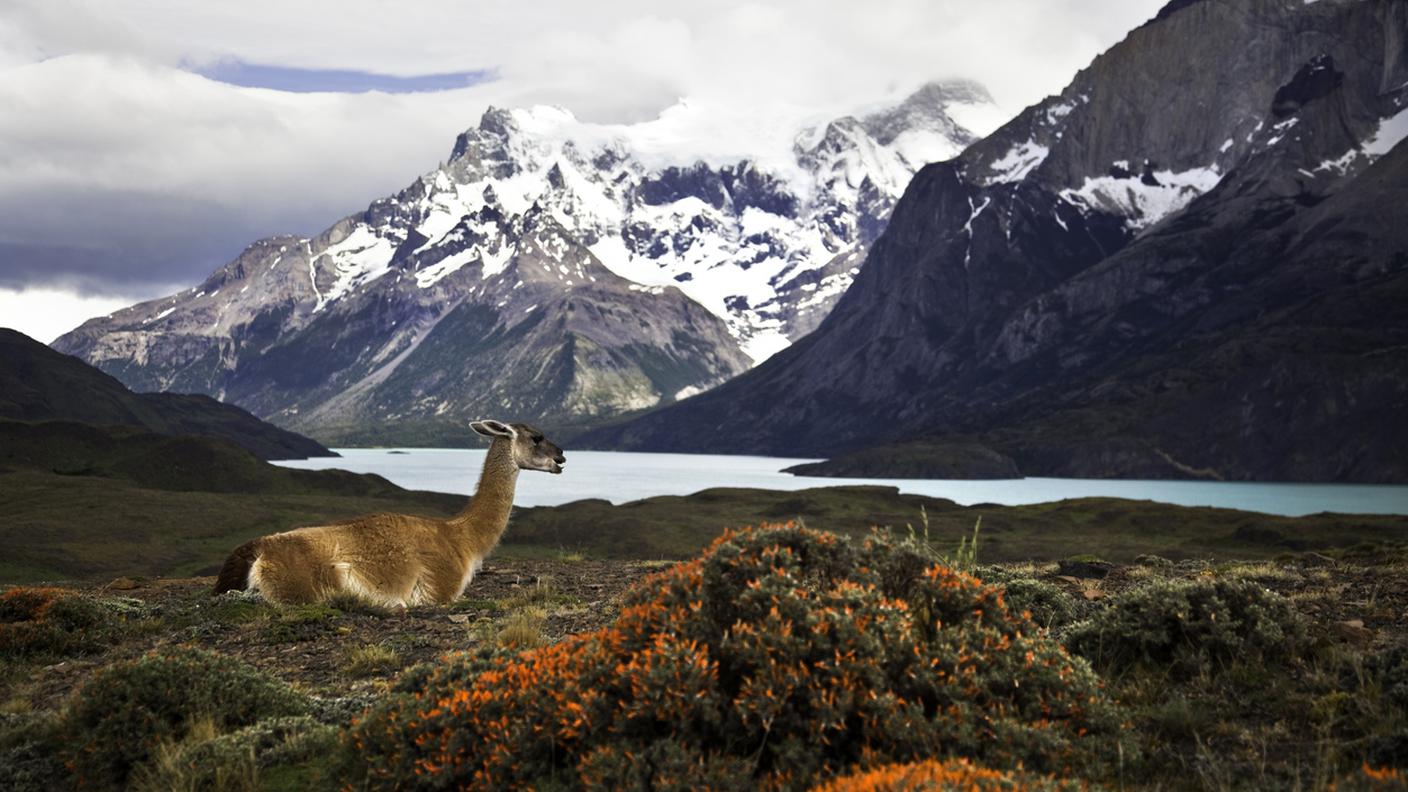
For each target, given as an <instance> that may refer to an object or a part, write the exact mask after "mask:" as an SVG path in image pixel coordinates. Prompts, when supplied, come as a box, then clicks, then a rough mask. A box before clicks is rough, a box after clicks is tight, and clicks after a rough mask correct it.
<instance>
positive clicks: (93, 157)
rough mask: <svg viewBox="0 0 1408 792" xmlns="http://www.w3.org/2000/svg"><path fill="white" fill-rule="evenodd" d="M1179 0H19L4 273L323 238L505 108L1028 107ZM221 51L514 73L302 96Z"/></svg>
mask: <svg viewBox="0 0 1408 792" xmlns="http://www.w3.org/2000/svg"><path fill="white" fill-rule="evenodd" d="M1160 4H1161V3H1160V2H1159V0H988V1H987V2H984V3H982V4H975V3H962V2H957V1H956V0H883V1H882V2H874V3H866V4H862V3H854V2H838V1H836V0H824V1H822V2H774V3H764V2H726V1H725V2H708V3H703V2H701V3H690V4H670V5H662V4H659V3H656V2H645V0H615V1H614V2H600V3H575V2H567V1H566V0H543V2H537V3H514V4H503V3H492V4H481V3H475V4H469V3H461V2H450V1H449V0H446V1H445V2H426V3H415V4H403V5H401V6H398V7H396V8H395V9H394V10H392V8H391V7H389V6H386V5H385V4H381V3H372V2H367V1H364V2H346V0H336V1H334V0H315V1H313V2H300V3H293V4H290V3H287V2H284V0H277V2H276V1H275V0H247V1H246V2H242V3H238V4H229V3H189V2H185V0H121V1H117V0H18V2H9V3H6V4H5V6H4V8H3V9H0V288H11V289H15V288H23V287H29V286H36V285H50V286H53V285H62V286H63V287H64V288H71V289H75V290H77V289H80V288H81V289H82V290H85V291H89V292H94V291H97V292H104V291H107V292H111V293H123V294H129V293H148V294H152V295H155V294H156V293H158V291H159V290H164V289H166V288H169V287H170V285H172V284H173V283H193V282H195V281H196V280H198V279H200V278H201V277H203V276H204V275H205V274H207V273H208V272H209V270H210V269H212V268H213V267H214V266H216V265H218V264H219V263H221V262H223V261H225V260H228V259H229V258H230V257H231V256H233V255H234V254H236V253H238V251H239V250H240V249H241V248H242V247H243V246H244V245H245V244H246V243H248V242H250V241H253V240H254V239H255V238H257V237H260V236H266V235H269V234H273V233H283V232H293V233H311V232H314V231H317V230H320V229H321V228H323V227H325V226H326V225H328V224H329V223H331V222H332V221H333V220H335V219H337V218H338V217H341V216H343V215H346V214H348V213H350V212H353V211H356V210H358V209H359V208H361V207H363V206H365V205H366V204H367V203H368V202H369V201H370V200H372V199H373V198H375V197H378V196H380V195H384V194H387V193H389V192H392V191H394V190H396V189H398V188H400V187H402V186H404V185H405V184H407V183H409V181H410V180H411V179H413V178H414V176H415V175H417V174H419V173H421V172H424V171H426V170H428V169H430V168H433V167H434V166H435V164H436V162H437V161H439V160H441V159H443V158H444V157H445V156H446V155H447V154H448V151H449V148H450V145H451V143H452V142H453V138H454V135H455V134H456V133H457V132H458V131H460V130H461V129H463V128H465V127H467V126H470V125H472V124H474V123H475V122H476V121H477V119H478V116H479V115H480V113H481V112H482V111H483V109H484V107H485V106H486V105H488V104H496V105H507V106H514V105H523V104H532V103H551V104H559V105H562V106H564V107H567V108H569V109H571V110H572V111H573V112H575V113H576V114H577V115H578V116H579V117H582V118H585V119H589V120H595V121H602V122H632V121H639V120H644V119H649V118H653V117H654V116H656V115H657V114H658V113H659V112H660V111H661V110H663V109H665V108H666V107H668V106H670V105H672V104H673V103H675V102H676V101H677V100H678V99H679V98H680V97H690V98H692V99H695V100H698V101H699V102H701V103H706V104H709V105H710V106H724V105H727V106H730V107H731V108H733V111H734V112H737V113H741V114H744V115H746V114H748V113H749V112H750V109H752V108H757V109H759V110H760V112H761V109H763V108H768V107H771V106H773V105H776V104H779V103H785V104H790V105H796V106H799V107H804V108H812V109H814V110H815V112H817V113H821V114H825V113H840V112H844V111H847V110H849V109H851V108H853V107H855V106H858V105H860V104H864V103H871V102H875V101H877V100H883V99H889V98H895V97H898V96H899V95H901V94H903V93H905V92H906V91H908V90H910V89H911V88H913V87H914V86H915V85H917V84H919V83H921V82H924V81H926V80H929V79H934V78H941V77H949V76H966V77H973V78H975V79H978V80H980V81H982V82H984V83H985V84H987V85H988V86H989V88H990V89H991V90H992V91H993V93H994V95H995V96H996V98H997V99H998V101H999V103H1001V104H1002V105H1003V106H1004V107H1005V108H1007V109H1008V110H1010V111H1014V112H1015V111H1016V110H1018V109H1020V108H1021V107H1022V106H1025V105H1027V104H1030V103H1032V102H1035V101H1038V100H1040V99H1041V98H1042V97H1043V96H1045V95H1046V94H1048V93H1051V92H1054V91H1057V90H1059V89H1060V88H1061V87H1062V86H1063V85H1064V84H1065V83H1066V82H1067V81H1069V79H1070V78H1071V76H1072V75H1073V74H1074V73H1075V71H1076V70H1077V69H1079V68H1080V67H1082V66H1084V65H1085V64H1086V63H1088V62H1089V60H1090V59H1091V58H1092V57H1093V56H1094V55H1095V54H1096V53H1097V52H1099V51H1100V50H1102V49H1104V48H1106V47H1108V46H1109V45H1110V44H1112V43H1114V42H1115V41H1117V40H1118V39H1119V38H1121V37H1122V36H1123V34H1124V32H1125V31H1127V30H1129V29H1130V28H1132V27H1134V26H1135V25H1137V24H1139V23H1140V22H1142V21H1143V20H1145V19H1147V18H1149V17H1150V16H1152V15H1153V14H1154V12H1155V11H1156V10H1157V8H1158V6H1159V5H1160ZM222 59H239V60H242V61H246V62H252V63H260V64H275V65H278V66H285V67H292V68H303V69H356V70H360V71H366V72H375V73H378V74H387V75H399V76H405V77H413V76H416V75H426V74H444V73H456V72H469V71H476V70H484V69H491V70H493V71H494V73H495V74H497V75H498V79H496V80H495V81H493V82H491V83H487V84H483V85H478V86H474V87H471V88H467V89H463V90H450V91H439V92H435V93H424V94H416V93H412V94H396V95H390V94H384V93H376V92H371V93H361V94H293V93H285V92H278V91H268V90H259V89H250V88H239V87H235V86H231V85H227V84H224V83H220V82H216V81H213V80H209V79H205V78H204V77H201V76H200V75H198V74H194V73H192V72H191V69H199V68H201V67H202V66H203V65H209V64H213V63H217V62H220V61H221V60H222Z"/></svg>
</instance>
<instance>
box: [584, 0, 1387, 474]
mask: <svg viewBox="0 0 1408 792" xmlns="http://www.w3.org/2000/svg"><path fill="white" fill-rule="evenodd" d="M1405 92H1408V3H1403V2H1397V1H1387V0H1383V1H1380V2H1373V1H1370V2H1356V3H1334V2H1320V3H1315V4H1311V5H1305V4H1302V3H1284V2H1275V1H1273V0H1229V2H1219V3H1195V4H1175V5H1173V6H1170V7H1169V8H1168V9H1166V11H1165V13H1164V14H1162V15H1161V18H1159V19H1157V20H1155V21H1152V22H1151V23H1149V24H1147V25H1145V26H1144V27H1142V28H1140V29H1139V30H1136V31H1134V32H1133V33H1131V34H1130V36H1129V37H1127V38H1126V40H1125V41H1124V42H1122V43H1121V44H1119V45H1117V46H1116V47H1114V48H1113V49H1112V50H1110V51H1109V52H1107V53H1105V54H1104V55H1102V56H1100V57H1099V58H1097V59H1096V61H1095V62H1094V63H1093V64H1092V65H1091V67H1090V68H1088V69H1086V70H1085V71H1083V72H1081V73H1080V74H1079V75H1077V77H1076V79H1075V80H1074V81H1073V82H1072V84H1071V85H1070V86H1069V87H1068V88H1067V89H1066V90H1065V91H1064V92H1063V93H1062V94H1061V95H1060V96H1056V97H1052V98H1050V99H1048V100H1046V101H1045V102H1043V103H1041V104H1039V105H1036V106H1034V107H1032V108H1029V109H1028V110H1027V111H1025V112H1024V113H1022V114H1021V115H1020V116H1018V117H1017V118H1016V119H1014V120H1013V121H1012V122H1011V123H1009V124H1008V125H1007V126H1005V127H1004V128H1003V129H1001V130H999V131H998V132H997V133H995V134H994V135H992V136H990V137H989V138H987V139H985V140H983V141H980V142H978V143H976V144H974V145H973V146H972V147H971V148H970V149H969V150H968V151H967V152H965V153H964V154H963V155H962V156H961V157H959V158H958V159H956V160H954V161H952V162H949V163H943V164H939V165H931V166H929V167H928V168H926V169H924V170H923V171H921V172H920V173H919V174H918V175H917V176H916V177H915V179H914V181H913V182H912V183H911V184H910V187H909V189H908V191H907V192H906V193H905V196H904V197H903V198H902V199H901V201H900V203H899V205H898V206H897V207H896V209H895V212H894V215H893V217H892V219H891V222H890V225H889V227H888V229H887V231H886V232H885V234H884V235H883V236H882V237H881V239H880V240H879V241H878V242H877V243H876V245H875V246H874V248H873V249H872V252H871V255H870V258H869V259H868V261H867V264H866V266H865V268H864V269H863V270H862V272H861V274H860V275H859V276H858V277H857V279H856V282H855V284H854V285H853V286H852V288H851V289H850V291H849V292H848V293H847V294H846V295H845V297H843V298H842V300H841V301H840V302H839V303H838V305H837V307H836V309H835V310H834V311H833V313H832V314H831V316H829V317H828V318H827V320H826V321H825V322H823V323H822V325H821V327H820V328H819V329H818V330H817V331H816V332H815V333H813V334H812V335H811V336H809V337H807V338H806V339H804V340H803V341H802V342H800V343H799V344H797V345H796V346H795V347H794V348H793V349H791V350H789V351H788V352H787V353H785V354H783V355H779V356H778V357H777V358H776V359H775V360H772V361H769V362H768V363H767V364H765V365H763V366H761V367H759V368H758V369H756V370H754V371H752V372H750V373H749V374H747V375H744V376H743V377H740V378H738V379H737V380H734V381H732V382H730V383H728V384H727V385H725V386H724V387H722V388H719V389H716V390H714V391H712V392H709V393H706V394H703V395H701V396H698V397H695V398H693V399H689V400H687V401H685V402H683V403H681V404H679V405H677V406H675V407H673V408H667V409H664V410H660V411H657V412H654V413H651V414H647V415H645V416H643V417H640V418H638V419H636V420H634V421H631V422H629V423H626V424H624V425H621V426H617V427H613V428H611V429H609V430H604V431H600V432H598V433H595V434H593V435H589V436H588V437H587V438H585V440H586V442H589V443H591V444H594V445H597V446H599V447H618V448H632V449H652V450H696V451H735V452H755V453H758V452H760V453H771V454H791V455H808V454H819V455H830V454H837V453H845V452H850V451H856V450H859V449H863V448H871V449H878V450H872V451H871V452H868V453H867V454H865V455H863V456H862V457H860V458H854V457H853V458H851V459H850V460H846V461H844V462H843V461H841V460H838V463H837V465H836V466H835V467H834V468H833V470H835V471H836V472H845V473H849V474H855V473H861V472H864V473H870V474H877V473H883V472H894V471H892V470H888V469H887V467H886V465H885V463H884V457H885V455H886V454H885V451H886V450H888V449H891V448H893V447H895V446H896V444H899V445H901V446H903V447H902V448H901V449H900V451H899V452H897V455H898V456H900V457H902V458H903V459H902V469H903V470H905V471H908V472H910V473H911V474H916V473H918V474H924V473H925V472H926V467H925V465H924V464H923V460H924V459H925V458H928V459H930V460H931V461H932V463H933V464H932V466H931V468H932V470H933V471H951V470H952V468H953V466H954V465H955V464H956V463H957V464H959V465H960V466H961V460H962V458H963V456H964V455H965V454H966V453H967V451H966V449H969V448H972V447H973V446H974V445H977V446H981V447H982V448H983V453H982V454H979V455H977V456H978V458H979V461H981V462H982V464H983V467H984V468H985V469H994V468H995V469H999V470H1001V469H1005V468H1007V466H1006V465H1005V464H1002V463H1001V458H1002V457H1006V458H1008V459H1010V460H1013V461H1015V466H1016V468H1017V469H1019V470H1020V471H1021V472H1023V473H1026V474H1029V475H1031V474H1047V475H1085V476H1152V477H1190V476H1191V477H1220V478H1228V479H1266V480H1280V479H1284V480H1330V481H1403V480H1408V460H1405V458H1404V457H1405V454H1404V453H1403V451H1402V449H1403V448H1405V447H1408V436H1405V434H1404V433H1405V432H1408V429H1405V428H1404V425H1403V422H1402V421H1394V420H1393V419H1392V416H1394V415H1395V414H1399V415H1401V414H1402V410H1403V408H1404V407H1405V406H1408V395H1406V394H1408V354H1404V351H1405V335H1406V334H1408V330H1406V329H1408V316H1405V309H1404V307H1403V306H1404V305H1405V304H1406V303H1405V302H1404V300H1403V296H1404V291H1405V286H1404V280H1403V278H1404V273H1405V271H1408V236H1405V231H1404V229H1403V228H1402V223H1401V220H1399V219H1397V218H1402V217H1405V216H1408V195H1405V185H1406V184H1408V182H1405V180H1404V177H1405V173H1404V164H1403V160H1404V158H1405V156H1408V155H1405V153H1404V151H1402V150H1401V149H1402V148H1403V147H1402V146H1400V147H1399V150H1396V151H1394V152H1393V153H1392V154H1391V155H1389V156H1381V153H1382V152H1381V151H1380V149H1386V146H1384V145H1383V141H1384V139H1385V136H1386V135H1387V133H1383V134H1381V133H1382V132H1383V130H1389V131H1390V132H1391V131H1392V129H1391V127H1393V125H1392V124H1383V122H1384V120H1385V119H1390V118H1393V117H1394V116H1397V115H1398V114H1399V113H1401V112H1403V109H1404V106H1405V95H1404V94H1405ZM1399 121H1400V122H1401V121H1402V119H1401V117H1400V118H1399ZM1387 137H1392V135H1387ZM1376 139H1377V142H1376ZM916 457H917V459H916ZM858 459H859V462H858ZM994 460H997V461H996V462H995V461H994ZM825 469H826V466H822V470H825ZM814 472H820V471H814ZM977 472H978V473H979V474H981V472H980V471H977Z"/></svg>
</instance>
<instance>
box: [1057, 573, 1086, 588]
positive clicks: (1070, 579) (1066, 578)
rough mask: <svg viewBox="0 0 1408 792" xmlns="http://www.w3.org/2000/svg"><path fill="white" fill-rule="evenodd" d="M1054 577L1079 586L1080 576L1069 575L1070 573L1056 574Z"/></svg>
mask: <svg viewBox="0 0 1408 792" xmlns="http://www.w3.org/2000/svg"><path fill="white" fill-rule="evenodd" d="M1056 579H1057V580H1060V581H1064V582H1066V583H1070V584H1071V585H1072V586H1079V585H1080V583H1081V580H1080V578H1076V577H1071V576H1070V575H1057V576H1056Z"/></svg>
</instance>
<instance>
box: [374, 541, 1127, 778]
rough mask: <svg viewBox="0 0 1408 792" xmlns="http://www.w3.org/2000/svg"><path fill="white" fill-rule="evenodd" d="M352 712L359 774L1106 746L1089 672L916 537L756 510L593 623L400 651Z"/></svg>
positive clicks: (829, 762) (728, 774)
mask: <svg viewBox="0 0 1408 792" xmlns="http://www.w3.org/2000/svg"><path fill="white" fill-rule="evenodd" d="M403 689H406V690H410V691H411V693H410V694H409V695H406V696H403V697H402V698H400V699H398V700H395V701H393V702H391V703H389V704H387V705H386V706H383V707H382V708H380V709H379V710H377V711H374V712H373V713H372V714H371V715H370V716H369V717H368V718H367V719H366V720H365V721H364V722H362V723H360V724H358V725H356V726H355V727H354V728H353V730H352V731H351V735H350V737H351V746H352V748H354V749H355V755H356V756H358V757H359V758H360V760H361V761H362V762H363V764H364V767H363V768H362V770H361V772H363V773H364V774H365V778H356V779H352V780H351V783H352V784H353V785H354V786H355V785H360V784H362V783H369V784H371V785H373V786H397V787H415V788H423V789H447V788H457V787H477V788H516V787H517V788H521V787H529V786H533V787H537V788H553V787H561V786H587V787H610V788H636V789H646V788H650V789H683V788H743V787H751V786H759V787H762V788H785V789H805V788H807V787H808V786H810V784H811V783H812V782H813V781H815V780H817V779H819V778H823V777H825V776H826V775H829V774H831V773H835V772H838V771H840V770H842V769H844V768H848V767H853V766H856V765H871V764H875V763H882V762H897V761H912V760H915V759H919V758H928V757H933V756H948V755H958V756H968V757H973V758H975V759H980V760H983V761H984V762H986V763H989V764H992V765H995V766H1015V765H1016V764H1017V763H1021V764H1022V765H1023V766H1025V767H1028V768H1033V769H1037V770H1039V771H1042V772H1061V773H1065V772H1069V771H1073V770H1078V769H1084V768H1089V767H1091V766H1092V765H1097V764H1099V763H1100V762H1101V760H1102V758H1103V754H1104V753H1105V752H1111V751H1114V750H1115V747H1116V745H1115V743H1116V742H1117V734H1116V732H1117V730H1116V726H1115V722H1114V719H1113V718H1112V716H1111V711H1110V709H1109V705H1107V704H1106V703H1105V700H1104V698H1103V696H1102V694H1101V692H1100V690H1099V688H1098V684H1097V681H1096V678H1095V677H1094V675H1093V674H1092V673H1091V672H1090V670H1089V669H1088V667H1087V666H1086V665H1085V664H1084V663H1083V662H1081V661H1079V660H1072V659H1071V658H1070V657H1068V656H1067V655H1066V653H1065V652H1064V651H1063V650H1062V648H1061V647H1060V646H1059V645H1058V644H1056V643H1055V642H1053V641H1051V640H1048V639H1046V638H1044V637H1042V636H1041V635H1039V634H1038V631H1037V630H1036V629H1035V627H1034V626H1033V625H1032V623H1031V622H1030V621H1028V620H1026V619H1025V618H1022V617H1021V616H1016V615H1013V614H1011V613H1009V612H1008V610H1007V608H1006V607H1005V606H1004V604H1003V600H1002V595H1001V592H1000V590H999V589H996V588H993V587H989V586H985V585H983V584H981V583H980V582H978V581H977V580H975V579H974V578H971V577H969V576H967V575H963V574H960V573H956V572H953V571H951V570H950V569H948V568H946V567H944V566H941V565H938V564H936V563H935V562H934V559H933V557H932V556H931V555H929V554H928V551H927V550H924V549H921V548H920V547H919V546H918V545H917V544H913V543H907V542H906V543H896V542H894V541H892V540H890V539H887V538H886V537H883V536H879V535H873V536H871V537H870V538H868V539H866V540H864V541H861V542H852V541H849V540H846V539H843V538H840V537H837V536H834V535H831V534H827V533H820V532H815V531H809V530H804V529H800V528H794V527H791V526H783V527H767V528H762V529H758V530H746V531H742V532H738V533H726V534H725V535H724V536H723V537H721V538H720V539H719V540H718V541H717V542H715V543H714V544H713V545H712V546H711V547H710V548H709V549H708V550H707V551H706V552H705V553H704V555H703V556H702V557H701V558H699V559H697V560H695V561H692V562H690V563H686V564H680V565H678V566H676V567H674V568H672V569H670V570H668V571H665V572H663V573H660V574H657V575H655V576H652V577H651V578H648V579H646V580H645V581H643V582H642V583H641V584H640V585H638V586H637V587H636V588H635V589H633V590H632V592H631V593H630V594H628V595H627V597H626V601H625V603H624V605H623V609H622V612H621V615H620V616H619V617H618V618H617V620H616V622H615V623H614V624H613V625H612V626H611V627H610V628H607V629H604V630H601V631H598V632H595V633H590V634H585V635H579V636H575V637H572V638H569V639H567V640H566V641H564V642H562V643H560V644H557V645H554V646H550V647H546V648H543V649H538V650H534V651H530V652H524V653H522V654H520V655H517V656H516V657H511V658H508V659H502V658H500V659H494V658H492V657H486V656H484V655H482V654H481V655H479V656H475V657H471V658H467V659H465V660H462V661H454V662H448V663H445V664H443V665H442V666H441V667H440V668H438V669H435V670H431V671H429V673H427V672H426V670H425V669H417V670H416V671H415V672H414V674H413V679H412V681H411V682H410V683H409V684H406V685H404V686H403Z"/></svg>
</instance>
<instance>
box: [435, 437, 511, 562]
mask: <svg viewBox="0 0 1408 792" xmlns="http://www.w3.org/2000/svg"><path fill="white" fill-rule="evenodd" d="M512 443H513V441H511V440H508V439H498V438H495V440H494V442H493V444H492V445H490V446H489V454H488V456H486V457H485V458H484V470H483V471H481V472H480V474H479V485H478V486H477V487H476V488H475V490H474V495H473V496H471V497H470V499H469V503H468V504H466V505H465V507H464V509H463V510H461V511H460V513H459V514H458V515H456V516H455V517H454V519H452V520H450V527H451V529H452V530H454V531H455V532H456V533H457V534H458V536H457V537H456V538H457V540H458V543H459V544H460V546H461V547H464V548H465V549H466V550H469V551H470V552H471V553H473V554H474V555H475V556H483V555H485V554H487V553H488V552H489V551H490V550H492V549H494V546H495V545H497V544H498V543H499V538H500V537H502V536H503V535H504V529H506V528H508V514H509V511H510V510H512V509H513V491H514V488H515V487H517V485H518V463H517V462H514V461H513V445H512Z"/></svg>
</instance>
